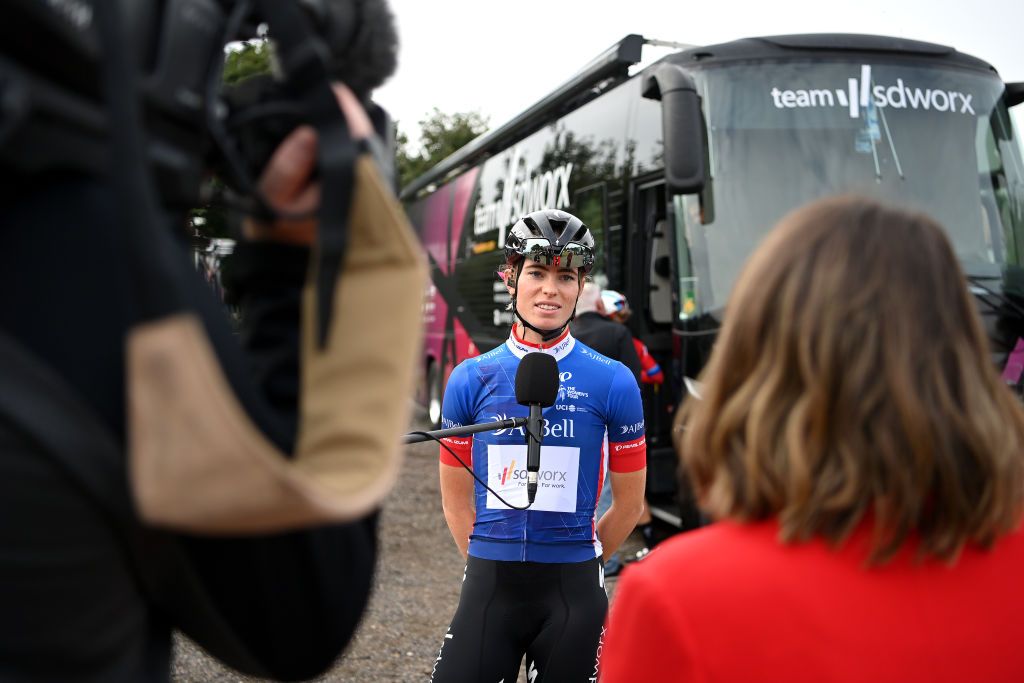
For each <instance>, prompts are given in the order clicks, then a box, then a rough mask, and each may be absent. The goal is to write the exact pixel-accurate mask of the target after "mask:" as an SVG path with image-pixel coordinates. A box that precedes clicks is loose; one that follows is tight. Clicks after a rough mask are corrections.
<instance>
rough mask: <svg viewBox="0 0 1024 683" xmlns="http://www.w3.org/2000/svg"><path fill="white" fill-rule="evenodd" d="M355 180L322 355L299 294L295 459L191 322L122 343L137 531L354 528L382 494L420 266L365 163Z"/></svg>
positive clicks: (398, 448)
mask: <svg viewBox="0 0 1024 683" xmlns="http://www.w3.org/2000/svg"><path fill="white" fill-rule="evenodd" d="M355 178H356V181H355V182H356V187H355V191H354V192H353V202H352V213H351V216H350V221H349V238H348V239H349V242H348V249H347V252H346V256H345V263H344V266H343V268H342V270H341V276H340V278H339V280H338V282H337V284H336V285H335V286H336V290H335V299H334V313H333V316H332V319H331V325H330V330H329V333H328V338H327V345H326V348H324V349H318V348H317V345H316V342H315V339H316V336H315V331H316V309H315V306H314V304H315V293H314V288H313V286H312V284H310V283H312V282H313V281H314V280H313V278H312V273H311V274H310V276H309V277H307V280H306V285H305V289H304V291H303V301H302V322H301V325H302V330H301V339H302V341H301V344H302V348H301V366H302V370H301V398H300V407H299V409H300V420H299V434H298V442H297V445H296V452H295V454H294V456H293V457H288V456H286V455H285V454H284V453H282V452H281V451H279V450H278V449H277V448H276V447H275V446H274V445H273V444H272V443H271V442H270V441H269V440H268V439H267V438H266V437H265V436H263V434H262V433H261V432H260V431H259V429H258V428H257V427H256V426H255V425H254V424H253V423H252V421H251V419H250V418H249V417H248V415H247V414H246V413H245V412H244V410H243V409H242V406H241V405H240V403H239V401H238V399H237V397H236V396H235V395H234V393H233V392H232V390H231V388H230V386H229V385H228V382H227V379H226V378H225V376H224V373H223V371H222V370H221V367H220V365H219V363H218V361H217V359H216V356H215V355H214V351H213V348H212V346H211V344H210V342H209V339H208V338H207V336H206V333H205V331H204V330H203V327H202V323H201V322H200V321H199V319H198V318H197V317H196V316H195V315H193V314H190V313H183V314H180V315H176V316H172V317H169V318H166V319H163V320H159V321H156V322H153V323H150V324H147V325H145V326H142V327H139V328H137V329H135V330H133V332H132V334H131V335H130V336H129V339H128V343H127V363H128V368H127V370H128V380H127V381H128V400H129V446H130V476H131V484H132V490H133V493H134V496H135V502H136V506H137V508H138V511H139V514H140V516H141V517H142V519H143V520H144V521H145V522H147V523H149V524H152V525H155V526H161V527H167V528H171V529H175V530H180V531H187V532H190V533H199V534H248V533H253V534H256V533H274V532H280V531H286V530H289V529H296V528H300V527H309V526H314V525H319V524H328V523H336V522H344V521H348V520H352V519H356V518H358V517H361V516H363V515H365V514H366V513H368V512H369V511H371V510H372V509H374V508H375V507H378V506H379V505H380V504H381V502H382V499H383V498H384V496H385V495H386V494H387V492H388V491H389V490H390V488H391V486H392V485H393V483H394V481H395V479H396V476H397V474H398V468H399V463H400V458H401V454H402V445H401V434H402V432H404V431H405V430H406V429H407V427H408V422H409V418H410V406H411V402H410V399H411V396H412V390H413V383H414V377H415V368H416V367H417V360H418V354H419V352H420V344H421V337H422V323H421V318H422V316H421V312H422V292H423V289H424V284H425V282H426V277H427V274H426V263H425V260H424V258H423V256H422V253H421V250H420V248H419V243H418V242H417V240H416V238H415V236H414V235H413V233H412V230H411V228H410V226H409V223H408V221H407V219H406V217H405V214H404V213H403V212H402V210H401V208H400V207H399V205H398V204H397V202H396V201H395V199H394V197H393V196H392V194H391V193H390V192H388V191H387V190H386V189H385V186H384V184H383V182H382V180H381V178H380V176H379V175H378V173H377V170H376V167H375V166H374V164H373V162H372V161H371V160H370V159H369V158H368V157H367V156H365V155H364V156H362V157H360V159H359V160H358V162H357V163H356V168H355ZM313 262H314V263H315V259H314V260H313Z"/></svg>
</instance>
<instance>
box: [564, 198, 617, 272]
mask: <svg viewBox="0 0 1024 683" xmlns="http://www.w3.org/2000/svg"><path fill="white" fill-rule="evenodd" d="M572 204H573V207H574V213H575V214H576V217H577V218H579V219H580V220H581V221H583V223H584V224H585V225H586V226H587V227H588V228H590V232H591V234H593V235H594V241H595V242H596V243H597V244H598V245H599V246H598V250H597V254H595V261H594V272H597V273H600V272H603V271H604V270H605V268H606V267H607V266H606V264H608V263H609V262H611V261H613V260H614V259H615V258H617V254H615V253H613V251H612V250H611V249H610V245H609V244H608V242H607V241H606V240H605V224H606V221H605V215H606V213H607V211H606V206H605V193H604V183H598V184H597V185H591V186H589V187H584V188H581V189H579V190H577V191H576V193H575V195H574V196H573V202H572Z"/></svg>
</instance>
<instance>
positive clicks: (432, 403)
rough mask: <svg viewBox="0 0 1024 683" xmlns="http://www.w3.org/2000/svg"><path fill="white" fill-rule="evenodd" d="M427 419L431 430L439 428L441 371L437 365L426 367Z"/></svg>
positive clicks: (432, 364)
mask: <svg viewBox="0 0 1024 683" xmlns="http://www.w3.org/2000/svg"><path fill="white" fill-rule="evenodd" d="M427 419H428V420H430V425H431V428H432V429H437V428H438V427H440V426H441V369H440V368H439V367H438V364H437V363H431V364H430V365H429V366H427Z"/></svg>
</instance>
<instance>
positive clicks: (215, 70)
mask: <svg viewBox="0 0 1024 683" xmlns="http://www.w3.org/2000/svg"><path fill="white" fill-rule="evenodd" d="M105 1H108V2H109V1H110V0H60V1H57V0H48V1H46V2H44V1H42V0H4V2H3V3H2V6H0V175H4V176H7V175H10V176H12V177H15V178H19V179H25V178H33V177H40V176H43V175H49V174H51V173H60V172H80V173H87V174H108V173H110V172H112V171H113V170H114V169H112V168H111V166H112V164H113V163H114V162H113V159H112V155H111V151H110V140H111V137H112V134H113V131H112V130H111V122H110V117H109V116H108V107H107V100H108V95H109V93H106V92H104V88H103V79H102V77H101V64H102V60H103V59H104V54H105V50H104V46H103V41H102V36H101V32H100V30H99V28H98V26H97V23H98V22H97V21H95V18H96V16H95V15H96V8H95V7H94V3H95V2H105ZM273 1H274V2H280V3H284V2H286V1H288V0H273ZM291 1H292V2H293V3H294V4H295V5H297V6H299V7H301V8H302V10H303V11H302V12H299V13H293V14H294V16H296V17H297V18H296V19H295V20H294V21H293V22H292V23H303V24H305V25H304V26H295V25H281V24H282V22H281V21H278V23H277V24H275V23H274V21H273V20H272V18H271V17H267V16H264V15H265V14H267V13H268V11H267V10H268V7H269V8H271V9H273V8H272V6H270V5H268V4H267V2H266V1H265V0H264V2H260V0H131V1H129V2H111V4H112V5H117V6H118V8H119V9H118V12H119V15H120V20H121V22H122V28H123V33H124V34H125V35H127V36H130V44H129V45H127V46H125V47H127V52H128V53H129V54H130V55H131V57H132V59H133V60H134V62H135V65H134V66H135V69H134V72H135V73H136V74H137V83H136V84H135V87H134V88H133V89H132V93H133V96H134V97H136V98H137V102H138V103H139V109H140V114H141V118H142V127H143V129H144V130H145V144H146V150H145V157H146V160H147V162H148V164H149V167H150V168H151V170H152V171H153V174H154V178H155V180H156V184H157V189H158V194H159V196H160V198H161V200H162V202H163V203H164V204H165V205H167V206H171V207H177V208H188V207H192V206H195V205H196V204H197V203H198V201H199V188H200V185H201V181H202V179H203V177H204V176H205V175H206V174H207V173H209V172H211V171H213V172H216V173H217V175H218V176H219V177H221V178H222V179H223V180H224V181H225V182H226V183H227V184H228V185H229V186H231V187H232V189H235V190H236V191H240V192H242V193H248V192H251V190H252V188H253V187H254V186H255V179H256V178H258V177H259V173H260V171H261V170H262V168H263V166H264V164H265V162H266V160H267V159H268V158H269V156H270V153H271V152H272V151H273V149H274V148H275V147H276V145H277V143H278V142H279V141H280V140H281V139H282V138H283V137H284V136H285V135H286V134H287V133H288V132H289V131H290V130H292V129H293V128H294V127H295V126H296V125H298V124H299V123H303V122H304V121H305V113H304V110H303V106H302V103H301V101H300V96H299V91H300V90H301V87H302V84H301V83H298V84H297V83H296V82H295V79H296V78H302V77H303V76H304V74H298V75H297V76H296V75H295V74H293V75H292V76H285V75H283V73H284V72H287V71H288V69H287V68H286V69H284V72H282V73H281V74H274V75H266V76H261V77H259V78H256V79H252V80H253V82H252V83H249V84H245V83H243V84H241V85H240V86H236V87H235V88H233V89H232V90H231V91H230V92H228V93H226V92H225V91H224V89H223V88H222V85H221V71H222V68H223V61H224V50H225V46H226V45H227V44H228V43H230V42H232V41H237V40H247V39H251V38H253V37H255V36H256V33H257V27H258V26H259V25H260V24H264V23H266V24H268V34H269V36H270V37H271V39H272V40H274V39H275V38H276V37H277V36H278V34H279V33H280V34H281V35H282V36H284V35H287V36H295V35H300V34H301V33H302V32H305V33H306V34H307V35H309V36H310V40H308V41H304V42H306V43H308V44H309V48H308V49H309V50H310V51H312V52H313V53H315V55H316V57H317V58H318V59H319V60H320V62H321V63H322V64H323V67H324V70H325V71H326V73H327V74H328V75H329V77H330V78H332V79H338V80H342V81H344V82H346V83H348V84H349V86H350V87H351V88H352V89H353V90H354V91H355V92H356V94H357V95H359V96H360V97H361V99H368V94H369V90H371V89H372V88H373V87H376V86H377V85H380V83H382V82H383V81H384V79H386V78H387V76H389V75H390V74H391V73H392V72H393V71H394V68H395V64H396V56H395V55H396V51H397V38H396V36H395V29H394V25H393V19H392V17H391V14H390V11H389V9H388V8H387V5H386V3H385V2H384V0H291ZM293 40H294V38H293ZM239 122H242V123H241V124H239ZM236 124H238V125H236Z"/></svg>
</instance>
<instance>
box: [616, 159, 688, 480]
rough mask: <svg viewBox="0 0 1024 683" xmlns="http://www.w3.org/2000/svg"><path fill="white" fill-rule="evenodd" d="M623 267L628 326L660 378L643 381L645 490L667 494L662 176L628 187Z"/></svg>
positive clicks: (671, 476)
mask: <svg viewBox="0 0 1024 683" xmlns="http://www.w3.org/2000/svg"><path fill="white" fill-rule="evenodd" d="M631 194H632V197H633V207H632V211H631V214H632V215H631V223H632V225H633V229H632V230H630V248H629V257H628V262H629V267H628V269H627V274H626V278H625V281H626V284H627V286H626V288H625V289H626V292H625V293H626V297H627V298H628V299H629V302H630V306H631V307H632V309H633V316H632V318H631V319H630V321H629V326H630V328H631V329H632V331H633V334H634V335H635V336H636V337H637V338H638V339H640V340H641V341H643V342H644V344H646V345H647V349H648V350H649V351H650V353H651V355H652V356H653V357H654V360H655V361H656V362H657V363H658V365H659V366H660V367H661V369H662V373H663V374H664V375H665V381H664V382H663V383H662V384H657V385H655V384H643V385H641V391H642V394H643V398H644V418H645V420H646V426H647V452H648V477H647V479H648V484H647V488H648V492H649V493H651V494H672V493H674V492H675V490H676V471H677V464H678V461H677V459H676V456H675V452H674V451H673V448H672V439H671V434H672V414H673V409H674V407H675V398H674V392H673V386H672V385H673V382H672V379H671V376H670V375H671V368H672V365H673V364H672V348H673V346H672V343H673V340H672V321H673V313H672V312H673V310H674V303H673V295H672V282H673V277H672V272H673V266H672V263H673V259H672V253H673V246H672V229H671V223H670V221H669V218H668V216H667V210H666V209H667V205H666V202H667V198H666V192H665V184H664V181H663V180H661V179H658V178H654V179H650V180H648V181H646V182H643V181H641V182H637V183H635V184H634V186H633V191H632V193H631Z"/></svg>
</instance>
